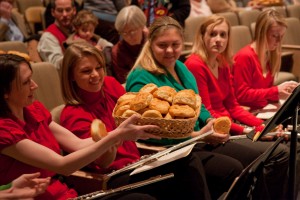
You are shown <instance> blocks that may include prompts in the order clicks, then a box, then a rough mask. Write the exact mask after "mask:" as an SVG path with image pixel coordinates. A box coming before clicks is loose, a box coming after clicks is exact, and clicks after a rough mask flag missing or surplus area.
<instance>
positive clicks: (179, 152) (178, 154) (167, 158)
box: [130, 143, 196, 175]
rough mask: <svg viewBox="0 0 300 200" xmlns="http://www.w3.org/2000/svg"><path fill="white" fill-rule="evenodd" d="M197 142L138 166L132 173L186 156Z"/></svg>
mask: <svg viewBox="0 0 300 200" xmlns="http://www.w3.org/2000/svg"><path fill="white" fill-rule="evenodd" d="M195 144H196V143H193V144H190V145H188V146H185V147H183V148H181V149H178V150H176V151H173V152H171V153H169V154H166V155H164V156H162V157H160V158H158V159H157V160H156V161H153V162H151V163H148V164H146V165H143V166H141V167H138V168H136V169H135V170H134V171H133V172H131V173H130V175H134V174H138V173H141V172H144V171H147V170H150V169H153V168H155V167H159V166H161V165H164V164H166V163H169V162H172V161H174V160H177V159H180V158H183V157H186V156H187V155H189V154H190V153H191V151H192V149H193V147H194V146H195Z"/></svg>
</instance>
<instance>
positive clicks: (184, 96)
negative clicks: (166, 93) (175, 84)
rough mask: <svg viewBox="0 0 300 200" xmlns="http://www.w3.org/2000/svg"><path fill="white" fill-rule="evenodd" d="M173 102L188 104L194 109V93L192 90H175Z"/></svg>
mask: <svg viewBox="0 0 300 200" xmlns="http://www.w3.org/2000/svg"><path fill="white" fill-rule="evenodd" d="M173 104H179V105H188V106H190V107H192V108H193V109H196V94H195V92H194V90H190V89H185V90H181V91H179V92H177V94H176V95H175V96H174V97H173Z"/></svg>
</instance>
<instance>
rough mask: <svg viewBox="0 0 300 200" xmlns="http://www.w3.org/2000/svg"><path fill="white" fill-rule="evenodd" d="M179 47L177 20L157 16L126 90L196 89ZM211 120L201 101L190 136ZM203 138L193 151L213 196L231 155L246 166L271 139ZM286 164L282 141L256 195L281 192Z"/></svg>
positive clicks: (208, 126) (204, 128)
mask: <svg viewBox="0 0 300 200" xmlns="http://www.w3.org/2000/svg"><path fill="white" fill-rule="evenodd" d="M211 28H212V27H211ZM200 31H201V30H200ZM182 48H183V29H182V27H181V26H180V24H179V23H178V22H177V21H176V20H174V19H172V18H170V17H160V18H157V19H156V20H155V21H154V22H153V23H152V24H151V26H150V27H149V37H148V40H147V41H146V43H145V45H144V47H143V49H142V52H141V54H140V55H139V57H138V58H137V61H136V63H135V64H134V66H133V68H132V70H131V72H130V73H129V75H128V77H127V81H126V91H128V92H129V91H130V92H138V91H139V90H140V89H141V88H142V87H143V86H144V85H146V84H148V83H154V84H156V85H157V86H158V87H160V86H165V85H167V86H170V87H173V88H174V89H176V91H180V90H183V89H192V90H194V92H195V93H198V88H197V83H196V80H195V78H194V76H193V75H192V73H191V72H190V71H189V70H188V69H187V68H186V66H185V65H184V64H183V63H182V62H180V61H179V60H178V58H179V57H180V55H181V52H182ZM213 123H214V119H213V118H212V117H211V115H210V113H209V112H208V111H207V109H206V108H205V106H204V105H202V106H201V112H200V115H199V118H198V120H197V123H196V124H195V127H194V132H193V133H192V137H193V136H197V135H200V134H203V133H205V132H207V131H209V130H212V126H213ZM204 141H205V143H202V144H197V145H196V146H195V148H194V151H196V153H197V155H199V157H200V159H202V161H203V162H202V163H203V166H204V169H205V173H206V177H207V182H208V186H209V188H210V190H211V194H212V196H213V195H215V194H213V192H214V189H215V187H219V188H222V185H223V184H224V183H226V182H224V181H220V180H226V177H224V176H225V175H226V174H227V173H228V171H226V170H227V169H226V168H224V164H225V163H226V167H229V168H230V162H232V159H234V160H235V161H236V162H240V163H241V164H242V165H243V166H244V167H246V166H247V165H248V164H250V163H251V162H252V161H253V160H254V159H255V158H257V157H258V156H259V155H261V154H262V153H263V152H264V151H265V150H266V149H267V148H268V147H269V146H270V145H272V142H267V143H264V142H255V143H253V142H252V141H250V140H249V139H243V140H240V141H236V142H230V141H229V136H228V135H225V134H222V133H217V132H213V134H211V135H209V136H207V137H205V138H204ZM149 142H151V143H152V144H176V143H178V142H180V140H176V139H167V138H164V139H163V140H160V141H158V140H150V141H149ZM220 166H222V167H220ZM287 167H288V149H287V148H286V147H285V146H283V145H279V146H278V147H277V148H276V150H275V151H274V152H273V154H272V155H271V157H270V160H269V161H268V162H267V163H265V169H267V170H264V172H265V174H264V176H262V177H264V178H261V179H259V181H258V182H260V181H262V182H264V181H267V184H266V185H268V188H264V187H263V185H258V186H257V187H256V188H258V190H259V191H258V192H257V193H256V192H255V193H254V194H257V195H258V196H256V197H255V198H264V197H266V196H263V197H262V196H261V195H267V196H268V197H274V198H278V197H279V196H281V195H282V192H281V191H283V186H284V185H285V184H282V183H283V182H284V180H286V177H287ZM263 179H265V180H263ZM258 184H259V183H258ZM261 190H263V191H261ZM268 191H272V192H268Z"/></svg>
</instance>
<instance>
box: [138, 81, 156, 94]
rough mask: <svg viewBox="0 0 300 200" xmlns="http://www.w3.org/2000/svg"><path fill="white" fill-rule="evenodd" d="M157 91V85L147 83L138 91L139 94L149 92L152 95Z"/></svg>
mask: <svg viewBox="0 0 300 200" xmlns="http://www.w3.org/2000/svg"><path fill="white" fill-rule="evenodd" d="M157 89H158V87H157V85H155V84H154V83H148V84H146V85H144V87H142V88H141V89H140V92H149V93H151V94H153V93H154V92H155V91H156V90H157Z"/></svg>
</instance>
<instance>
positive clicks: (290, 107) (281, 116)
mask: <svg viewBox="0 0 300 200" xmlns="http://www.w3.org/2000/svg"><path fill="white" fill-rule="evenodd" d="M299 105H300V85H299V86H297V87H296V88H295V89H294V91H293V93H292V94H291V95H290V96H289V98H288V99H287V100H286V101H285V103H284V104H283V105H282V106H281V107H280V109H279V110H278V111H277V112H276V114H275V115H274V116H273V117H272V118H271V119H270V120H269V121H268V123H267V124H266V126H265V128H264V130H263V131H262V132H261V134H260V136H259V137H258V140H259V139H260V138H261V137H262V136H263V135H265V134H267V133H268V132H270V131H271V130H272V129H274V128H275V127H276V126H277V125H279V124H281V123H283V122H284V121H286V119H287V118H292V125H293V129H292V131H291V138H290V143H291V145H290V159H289V187H288V188H289V190H288V199H290V200H296V196H297V195H296V158H297V134H298V131H297V126H298V125H297V124H298V110H299ZM247 136H248V137H249V138H250V139H253V137H254V136H255V133H254V132H251V133H249V134H248V135H247Z"/></svg>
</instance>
